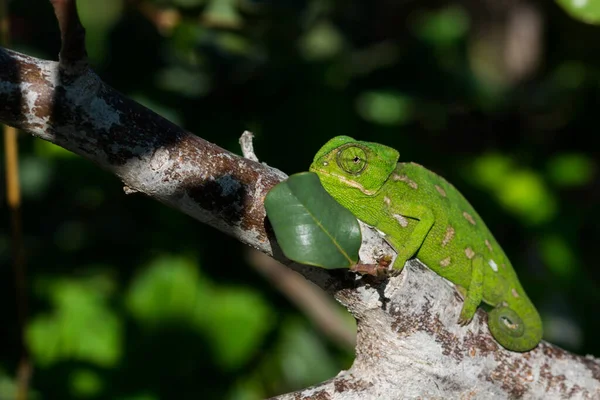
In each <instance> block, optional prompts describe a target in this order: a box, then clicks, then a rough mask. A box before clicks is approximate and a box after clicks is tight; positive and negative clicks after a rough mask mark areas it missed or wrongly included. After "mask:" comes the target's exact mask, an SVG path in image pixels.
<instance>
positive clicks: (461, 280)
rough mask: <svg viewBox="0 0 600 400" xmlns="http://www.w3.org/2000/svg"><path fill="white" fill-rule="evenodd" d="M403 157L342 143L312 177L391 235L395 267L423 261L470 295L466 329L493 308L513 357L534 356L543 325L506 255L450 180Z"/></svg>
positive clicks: (320, 158)
mask: <svg viewBox="0 0 600 400" xmlns="http://www.w3.org/2000/svg"><path fill="white" fill-rule="evenodd" d="M398 158H399V154H398V152H397V151H396V150H394V149H392V148H390V147H387V146H384V145H381V144H378V143H370V142H359V141H355V140H354V139H352V138H350V137H347V136H338V137H335V138H333V139H332V140H330V141H329V142H327V143H326V144H325V145H324V146H323V147H322V148H321V149H320V150H319V152H318V153H317V155H316V156H315V159H314V161H313V163H312V165H311V166H310V170H311V171H312V172H315V173H316V174H317V175H319V178H320V180H321V183H322V184H323V187H325V190H327V192H329V194H331V195H332V196H333V197H334V198H335V199H336V200H337V201H338V202H339V203H340V204H342V205H343V206H344V207H346V208H348V209H349V210H350V211H351V212H352V213H353V214H354V215H355V216H356V217H357V218H358V219H360V220H362V221H364V222H365V223H367V224H368V225H371V226H374V227H375V228H377V229H379V230H380V231H382V232H383V233H385V234H386V239H387V240H388V242H389V243H390V244H391V245H392V246H393V247H394V249H395V250H396V252H397V253H398V258H397V259H396V261H395V262H394V268H396V269H402V268H403V267H404V264H405V263H406V261H407V260H408V259H409V258H412V257H417V258H418V259H419V260H421V261H422V262H423V263H425V264H426V265H427V266H429V268H431V269H432V270H433V271H435V272H436V273H438V274H439V275H441V276H443V277H444V278H446V279H448V280H449V281H451V282H453V283H454V284H456V285H458V287H459V289H461V291H462V293H463V294H464V295H465V300H464V304H463V307H462V310H461V313H460V318H459V321H458V322H459V323H460V324H462V325H464V324H467V323H469V322H470V321H471V320H472V319H473V316H474V315H475V311H476V309H477V306H479V304H480V303H481V302H482V301H483V302H485V303H487V304H490V305H491V306H493V307H494V308H493V309H492V311H491V312H490V314H489V318H488V326H489V329H490V331H491V333H492V335H493V336H494V338H495V339H496V340H497V341H498V342H499V343H500V344H501V345H502V346H504V347H505V348H507V349H509V350H513V351H528V350H531V349H533V348H534V347H535V346H537V344H538V343H539V342H540V341H541V339H542V322H541V319H540V316H539V314H538V312H537V311H536V309H535V307H534V306H533V304H532V303H531V301H530V300H529V298H528V297H527V295H526V294H525V291H524V290H523V288H522V287H521V284H520V283H519V280H518V278H517V275H516V273H515V271H514V270H513V267H512V265H511V263H510V261H509V260H508V258H507V257H506V255H505V254H504V251H503V250H502V248H501V247H500V245H499V244H498V242H497V241H496V240H495V239H494V237H493V235H492V234H491V232H490V231H489V229H488V228H487V227H486V226H485V223H484V222H483V220H482V219H481V217H480V216H479V215H478V214H477V212H476V211H475V210H474V209H473V207H472V206H471V205H470V204H469V202H468V201H467V200H466V199H465V198H464V197H463V196H462V195H461V194H460V192H459V191H458V190H456V188H454V186H452V185H451V184H450V183H448V182H447V181H446V180H445V179H444V178H442V177H440V176H438V175H436V174H435V173H433V172H431V171H429V170H428V169H426V168H424V167H422V166H420V165H418V164H414V163H398Z"/></svg>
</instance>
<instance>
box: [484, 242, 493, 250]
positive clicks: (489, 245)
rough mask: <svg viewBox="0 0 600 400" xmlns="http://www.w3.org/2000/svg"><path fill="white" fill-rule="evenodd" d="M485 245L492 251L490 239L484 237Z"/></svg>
mask: <svg viewBox="0 0 600 400" xmlns="http://www.w3.org/2000/svg"><path fill="white" fill-rule="evenodd" d="M485 245H486V246H487V248H488V249H489V250H490V251H491V252H493V251H494V249H493V248H492V245H491V243H490V241H489V240H487V239H485Z"/></svg>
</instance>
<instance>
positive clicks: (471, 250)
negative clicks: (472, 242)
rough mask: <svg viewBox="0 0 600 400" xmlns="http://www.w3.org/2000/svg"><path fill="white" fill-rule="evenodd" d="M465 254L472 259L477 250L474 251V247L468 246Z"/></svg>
mask: <svg viewBox="0 0 600 400" xmlns="http://www.w3.org/2000/svg"><path fill="white" fill-rule="evenodd" d="M465 255H466V256H467V258H468V259H469V260H470V259H472V258H473V257H475V252H474V251H473V249H472V248H470V247H467V248H466V249H465Z"/></svg>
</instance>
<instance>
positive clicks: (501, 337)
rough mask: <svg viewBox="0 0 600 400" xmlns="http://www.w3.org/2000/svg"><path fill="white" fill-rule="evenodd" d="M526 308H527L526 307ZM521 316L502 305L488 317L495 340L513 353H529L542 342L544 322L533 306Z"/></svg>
mask: <svg viewBox="0 0 600 400" xmlns="http://www.w3.org/2000/svg"><path fill="white" fill-rule="evenodd" d="M524 308H525V307H524ZM527 309H528V311H527V312H523V313H522V315H519V313H518V312H517V311H515V310H514V309H512V308H509V307H507V306H503V305H500V306H498V307H495V308H494V309H492V311H491V312H490V313H489V315H488V326H489V328H490V332H491V333H492V336H494V339H496V340H497V341H498V343H500V344H501V345H502V346H504V347H506V348H507V349H509V350H512V351H529V350H531V349H533V348H534V347H535V346H537V344H538V343H539V342H540V341H541V340H542V321H541V319H540V316H539V314H538V313H537V311H536V310H535V308H533V305H530V307H527Z"/></svg>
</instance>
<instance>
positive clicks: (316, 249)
mask: <svg viewBox="0 0 600 400" xmlns="http://www.w3.org/2000/svg"><path fill="white" fill-rule="evenodd" d="M265 208H266V210H267V215H268V216H269V220H270V221H271V224H272V225H273V230H274V231H275V236H276V237H277V241H278V243H279V245H280V246H281V249H282V250H283V253H284V254H285V256H286V257H287V258H289V259H290V260H293V261H296V262H299V263H302V264H308V265H314V266H317V267H323V268H328V269H333V268H344V267H350V266H351V265H354V264H356V263H357V261H358V250H359V248H360V244H361V234H360V226H359V225H358V221H357V220H356V217H354V215H352V213H351V212H350V211H348V210H347V209H345V208H344V207H342V206H341V205H340V204H339V203H338V202H336V201H335V200H334V199H333V197H331V196H330V195H329V193H327V192H326V191H325V189H324V188H323V186H321V182H320V181H319V177H318V176H317V174H315V173H312V172H303V173H300V174H295V175H292V176H290V177H289V178H288V179H287V180H286V181H284V182H281V183H280V184H278V185H277V186H275V187H274V188H273V189H271V191H270V192H269V193H268V194H267V196H266V199H265Z"/></svg>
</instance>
